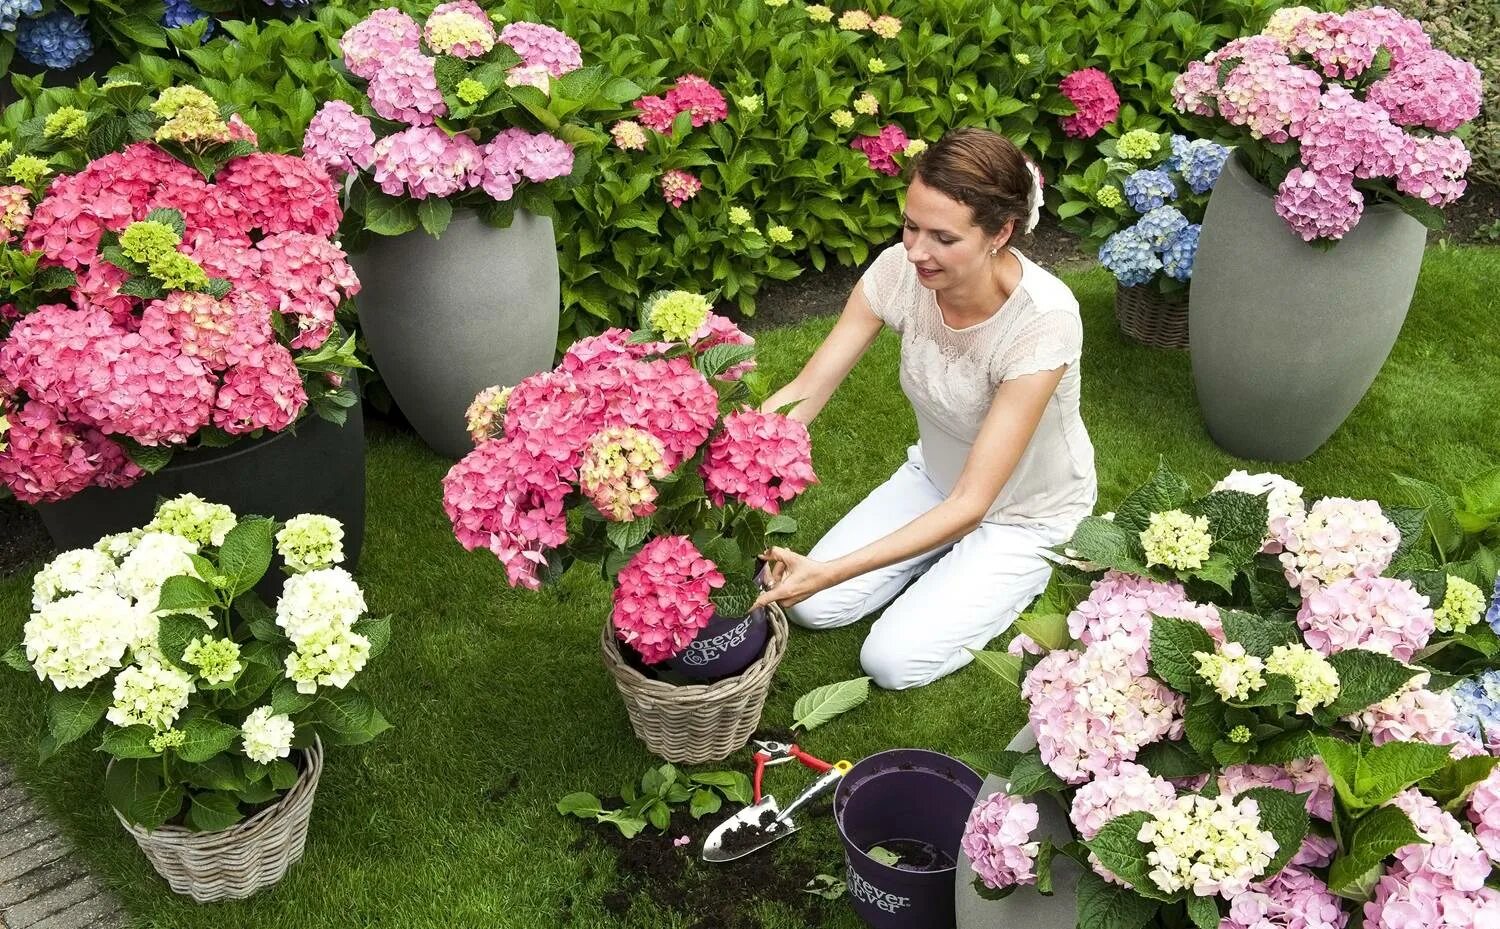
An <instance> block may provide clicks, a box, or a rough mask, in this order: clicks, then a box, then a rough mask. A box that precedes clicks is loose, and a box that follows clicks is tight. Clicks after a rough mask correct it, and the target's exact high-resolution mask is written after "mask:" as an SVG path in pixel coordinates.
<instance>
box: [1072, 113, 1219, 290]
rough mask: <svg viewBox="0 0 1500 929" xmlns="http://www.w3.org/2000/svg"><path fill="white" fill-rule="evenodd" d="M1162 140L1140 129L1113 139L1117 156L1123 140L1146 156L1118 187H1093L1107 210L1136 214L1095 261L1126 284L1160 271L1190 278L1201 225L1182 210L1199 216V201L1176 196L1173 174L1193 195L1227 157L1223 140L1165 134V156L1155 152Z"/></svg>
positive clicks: (1154, 277) (1135, 152)
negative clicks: (1167, 152)
mask: <svg viewBox="0 0 1500 929" xmlns="http://www.w3.org/2000/svg"><path fill="white" fill-rule="evenodd" d="M1162 139H1163V136H1161V135H1159V134H1157V133H1154V132H1149V131H1147V130H1143V129H1136V130H1132V131H1131V132H1128V133H1126V134H1125V135H1124V136H1122V137H1121V139H1120V141H1119V143H1117V144H1116V152H1117V153H1119V154H1121V157H1126V156H1125V154H1124V152H1123V151H1122V150H1121V148H1120V146H1121V145H1122V144H1123V145H1124V149H1125V150H1126V151H1128V152H1129V153H1131V154H1132V155H1136V156H1139V159H1150V160H1149V161H1146V162H1145V163H1144V164H1142V166H1141V167H1138V168H1136V169H1135V170H1134V171H1132V172H1131V173H1130V174H1129V175H1127V176H1126V177H1125V178H1124V181H1123V183H1121V185H1120V186H1119V187H1116V186H1115V185H1114V184H1113V183H1111V184H1106V185H1103V186H1101V187H1100V188H1099V189H1098V190H1097V191H1095V192H1094V198H1095V200H1096V202H1098V203H1099V205H1100V206H1103V207H1105V208H1106V209H1115V208H1117V207H1120V206H1122V205H1124V206H1128V207H1129V208H1130V209H1131V210H1132V211H1134V212H1136V213H1139V214H1141V215H1140V218H1139V219H1137V220H1136V222H1135V223H1134V224H1133V225H1131V226H1127V227H1125V228H1122V229H1120V230H1118V231H1117V232H1115V233H1113V234H1111V235H1110V236H1109V238H1107V239H1106V240H1105V242H1104V244H1103V246H1101V247H1100V249H1099V262H1100V263H1101V264H1102V265H1104V266H1105V267H1106V268H1108V269H1109V270H1110V271H1111V272H1112V273H1113V274H1114V275H1115V278H1116V279H1117V280H1118V281H1119V282H1120V284H1121V285H1123V286H1125V287H1138V286H1141V285H1143V284H1148V283H1150V282H1152V281H1153V280H1157V279H1158V275H1159V274H1164V275H1165V276H1166V277H1168V278H1171V279H1172V280H1175V281H1180V282H1184V283H1185V282H1187V281H1189V280H1191V279H1192V276H1193V262H1194V260H1195V259H1196V258H1197V256H1198V237H1199V234H1200V233H1201V231H1202V226H1201V225H1200V224H1199V223H1196V222H1193V221H1192V220H1191V219H1190V218H1189V215H1188V214H1186V213H1184V212H1183V211H1184V210H1188V211H1189V212H1190V213H1191V215H1192V216H1194V217H1199V218H1201V217H1202V212H1203V205H1202V203H1201V202H1199V201H1196V200H1192V199H1191V198H1190V197H1182V196H1180V194H1181V188H1180V187H1179V186H1178V180H1177V179H1176V178H1174V176H1173V173H1174V172H1176V173H1177V174H1178V175H1179V176H1180V177H1181V183H1182V185H1183V186H1185V187H1186V188H1188V189H1189V190H1191V191H1192V193H1193V194H1195V195H1201V194H1204V193H1206V192H1208V191H1209V190H1212V189H1213V185H1214V184H1215V182H1217V181H1218V179H1219V173H1220V172H1221V171H1222V170H1223V167H1224V162H1225V160H1226V159H1227V158H1228V157H1229V150H1228V149H1227V148H1225V147H1224V146H1222V145H1218V144H1216V143H1214V142H1210V141H1208V140H1206V139H1188V138H1187V137H1185V136H1180V135H1174V136H1171V137H1170V143H1171V145H1170V147H1171V154H1170V155H1169V156H1164V155H1158V154H1156V152H1157V151H1158V149H1160V148H1161V147H1162ZM1127 140H1128V141H1127ZM1156 162H1159V163H1156ZM1122 188H1123V195H1122V193H1121V190H1122Z"/></svg>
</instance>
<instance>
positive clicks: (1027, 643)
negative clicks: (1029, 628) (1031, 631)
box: [1005, 632, 1047, 657]
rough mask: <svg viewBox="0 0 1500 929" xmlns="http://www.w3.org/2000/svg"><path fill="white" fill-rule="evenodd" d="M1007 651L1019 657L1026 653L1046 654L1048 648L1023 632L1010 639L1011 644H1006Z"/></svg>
mask: <svg viewBox="0 0 1500 929" xmlns="http://www.w3.org/2000/svg"><path fill="white" fill-rule="evenodd" d="M1005 653H1006V654H1008V655H1016V656H1018V657H1019V656H1024V655H1045V654H1046V653H1047V649H1045V648H1043V647H1042V644H1041V643H1040V642H1038V641H1037V640H1036V639H1033V638H1032V637H1031V636H1029V635H1027V634H1026V633H1024V632H1023V633H1021V634H1020V635H1017V636H1016V637H1015V638H1013V639H1011V640H1010V644H1009V645H1007V646H1005Z"/></svg>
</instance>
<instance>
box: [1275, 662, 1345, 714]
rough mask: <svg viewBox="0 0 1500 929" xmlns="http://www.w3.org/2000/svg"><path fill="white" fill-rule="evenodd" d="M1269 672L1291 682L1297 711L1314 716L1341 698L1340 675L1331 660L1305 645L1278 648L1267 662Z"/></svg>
mask: <svg viewBox="0 0 1500 929" xmlns="http://www.w3.org/2000/svg"><path fill="white" fill-rule="evenodd" d="M1266 670H1267V671H1269V672H1271V673H1272V674H1282V675H1285V676H1287V677H1289V678H1291V679H1292V683H1293V684H1295V685H1296V687H1297V712H1298V713H1303V714H1307V713H1311V712H1312V711H1313V710H1314V709H1316V708H1317V707H1320V706H1328V705H1329V704H1330V703H1332V702H1333V701H1335V700H1337V699H1338V696H1339V691H1340V690H1341V689H1342V685H1341V684H1340V683H1339V673H1338V672H1337V671H1335V670H1334V669H1333V665H1331V664H1329V663H1328V659H1327V658H1324V657H1323V656H1322V655H1320V654H1318V653H1317V652H1315V651H1313V650H1312V649H1310V648H1308V647H1307V646H1306V645H1278V646H1276V647H1275V648H1273V649H1271V657H1269V658H1267V659H1266Z"/></svg>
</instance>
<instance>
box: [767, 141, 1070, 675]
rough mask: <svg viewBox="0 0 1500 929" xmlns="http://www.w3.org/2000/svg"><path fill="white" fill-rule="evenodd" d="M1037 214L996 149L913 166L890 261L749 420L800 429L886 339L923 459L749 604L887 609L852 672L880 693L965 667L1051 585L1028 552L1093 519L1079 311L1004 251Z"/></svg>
mask: <svg viewBox="0 0 1500 929" xmlns="http://www.w3.org/2000/svg"><path fill="white" fill-rule="evenodd" d="M1040 204H1041V178H1040V176H1039V175H1038V174H1037V173H1036V169H1035V168H1033V167H1032V166H1031V164H1030V162H1029V161H1027V159H1026V157H1025V156H1024V155H1022V154H1021V152H1020V150H1019V149H1018V148H1016V146H1015V145H1013V144H1011V143H1010V142H1009V141H1008V140H1006V139H1005V138H1003V137H1001V136H998V135H996V134H994V133H992V132H988V131H986V130H983V129H960V130H957V131H954V132H951V133H949V134H948V135H946V136H944V137H943V139H942V140H941V141H939V142H937V143H936V144H934V145H933V146H932V147H931V148H929V149H928V150H927V151H926V152H925V153H923V154H922V155H921V156H919V158H918V159H917V160H916V162H915V164H914V165H913V167H912V180H911V183H910V185H909V186H908V188H907V193H906V217H905V231H904V233H903V235H902V240H901V246H900V247H899V248H898V247H896V246H892V247H890V248H888V249H886V250H885V251H884V252H882V253H881V255H880V256H879V257H878V258H876V259H875V262H874V264H872V265H871V266H870V268H869V270H868V271H866V272H865V275H864V277H863V278H862V279H861V280H860V282H859V284H857V285H856V286H855V288H854V291H853V293H851V294H850V296H849V300H848V303H847V304H845V306H844V311H843V314H842V315H841V316H840V317H839V321H838V323H837V325H835V326H834V328H833V331H832V332H830V333H829V335H828V338H827V339H825V340H824V341H823V344H822V345H820V346H819V347H818V350H817V352H816V353H814V354H813V356H812V358H811V359H810V360H809V361H808V362H807V364H806V365H805V366H804V367H803V369H802V371H801V373H799V374H798V375H797V377H796V378H795V379H794V380H793V381H792V382H791V383H789V384H787V385H786V386H785V387H783V388H781V390H779V391H777V392H776V393H775V394H774V395H772V396H771V397H770V398H769V399H768V400H767V401H766V403H765V405H764V407H765V409H770V410H774V409H780V408H783V407H785V406H786V405H788V404H790V403H793V402H796V403H797V405H796V406H795V407H794V408H793V409H792V411H791V416H792V417H794V418H796V419H799V420H801V421H802V422H804V423H806V422H811V421H812V419H813V417H815V416H817V415H818V411H819V410H821V409H822V408H823V406H824V404H826V403H827V402H828V398H829V397H830V396H831V395H832V394H833V392H834V390H835V389H836V388H837V387H838V385H839V384H840V383H841V382H842V381H843V380H844V377H845V376H846V375H847V374H848V373H849V371H850V369H851V368H853V367H854V364H855V362H857V361H858V360H859V358H860V356H861V355H863V354H864V352H865V350H866V349H867V348H869V347H870V344H871V343H872V342H874V341H875V337H876V336H877V335H879V333H880V329H881V327H882V326H890V327H891V328H892V329H894V330H895V331H897V332H898V333H900V334H901V387H902V389H903V391H904V392H905V393H906V396H907V398H908V399H909V400H910V401H911V404H912V407H913V408H914V410H915V411H916V416H917V425H918V430H919V433H920V441H919V443H918V444H917V445H914V446H912V447H911V448H910V449H908V451H907V460H906V463H905V464H904V465H902V466H901V468H900V469H898V470H897V471H896V473H895V474H894V475H892V476H891V478H890V479H889V480H888V481H886V482H885V483H884V484H882V485H881V486H880V487H878V488H876V489H875V491H874V492H872V493H871V494H870V495H869V496H868V497H867V498H866V499H865V500H864V501H863V502H861V503H860V504H859V505H857V506H856V507H855V508H854V509H853V510H851V511H850V512H849V514H848V515H847V516H845V517H844V518H843V519H842V520H840V521H839V523H838V524H837V525H836V526H834V527H833V529H832V530H831V531H829V533H828V534H827V535H826V536H824V537H823V539H822V540H821V541H820V542H819V543H818V544H817V545H816V546H814V547H813V550H812V551H811V552H810V553H809V554H808V555H806V556H802V555H799V554H797V553H795V552H792V551H789V550H787V549H784V548H772V549H770V550H769V551H768V552H767V553H766V556H767V558H768V560H769V561H770V563H771V571H770V580H771V581H772V582H773V583H772V586H771V587H770V588H769V589H767V590H766V591H765V592H764V593H763V594H762V595H761V597H760V600H759V603H758V605H759V604H764V603H769V602H771V601H775V602H777V603H780V604H781V605H782V606H783V607H786V608H788V613H789V616H790V618H791V619H792V621H793V622H796V623H797V624H798V625H801V626H804V627H807V628H810V629H830V628H833V627H836V626H843V625H847V624H849V623H852V622H854V621H856V620H858V619H861V618H863V617H865V616H868V615H870V614H871V613H874V612H875V611H877V610H879V609H880V608H881V607H886V609H885V613H884V614H883V615H882V616H881V617H880V619H879V620H877V621H876V622H875V624H874V626H873V627H872V628H871V629H870V633H869V635H868V636H867V637H866V639H865V643H864V648H863V649H862V651H861V654H860V663H861V664H862V665H863V666H864V669H865V673H866V674H868V675H870V676H871V677H872V678H873V679H874V680H875V682H876V684H878V685H879V686H881V687H886V688H892V689H899V688H905V687H918V686H921V685H923V684H927V683H930V682H931V681H934V680H936V679H938V678H940V677H942V676H943V675H945V674H948V673H950V672H952V671H955V670H957V669H959V668H961V667H963V666H964V665H965V664H968V662H969V661H970V660H971V659H972V656H971V655H970V654H969V652H968V649H970V648H974V649H978V648H982V647H983V646H984V645H985V643H987V642H988V641H989V640H990V639H992V638H993V637H994V636H996V635H998V634H999V633H1000V632H1002V631H1003V630H1005V629H1006V628H1007V627H1008V626H1009V625H1010V624H1011V623H1012V622H1013V621H1014V620H1015V618H1016V617H1017V616H1018V615H1019V614H1020V612H1021V610H1023V609H1024V608H1025V607H1026V606H1027V605H1028V604H1029V603H1030V602H1031V601H1032V599H1034V598H1035V597H1036V596H1037V594H1039V593H1040V592H1041V591H1042V589H1043V588H1044V587H1045V586H1046V584H1047V578H1048V576H1049V566H1048V562H1047V561H1046V559H1045V558H1044V557H1043V555H1042V550H1043V549H1044V548H1047V547H1050V546H1054V545H1058V544H1060V543H1062V542H1064V541H1066V540H1067V539H1068V538H1069V537H1070V536H1071V535H1072V532H1073V529H1074V528H1075V527H1076V526H1077V524H1078V522H1079V521H1080V520H1081V519H1082V518H1083V517H1085V516H1087V515H1088V514H1089V513H1090V512H1092V511H1093V507H1094V502H1095V497H1096V486H1095V477H1094V451H1093V446H1092V445H1091V444H1090V442H1089V437H1088V433H1087V432H1086V431H1085V429H1084V426H1083V420H1082V419H1081V418H1080V417H1079V412H1078V398H1079V375H1078V360H1079V354H1080V352H1081V349H1082V345H1083V326H1082V323H1081V321H1080V319H1079V316H1078V301H1077V300H1076V299H1074V297H1073V294H1072V293H1071V292H1070V291H1069V290H1068V288H1067V285H1065V284H1063V283H1062V282H1061V281H1060V280H1058V279H1057V278H1056V277H1054V276H1053V275H1051V274H1049V273H1048V272H1046V271H1045V270H1043V269H1042V268H1041V267H1039V266H1038V265H1036V264H1035V263H1033V262H1032V261H1031V260H1030V259H1028V258H1026V257H1025V256H1024V255H1022V254H1021V253H1020V252H1018V251H1016V250H1015V248H1013V247H1011V246H1010V241H1011V238H1012V236H1013V235H1014V234H1015V233H1016V232H1017V231H1018V230H1024V232H1027V233H1029V232H1030V231H1031V230H1032V228H1033V227H1034V226H1035V224H1036V218H1037V215H1038V211H1039V208H1040ZM913 579H915V583H911V586H910V587H909V588H907V584H908V583H909V582H912V581H913ZM903 588H907V589H906V590H905V593H902V589H903ZM898 594H899V595H900V596H898Z"/></svg>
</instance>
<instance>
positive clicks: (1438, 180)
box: [1396, 136, 1472, 206]
mask: <svg viewBox="0 0 1500 929" xmlns="http://www.w3.org/2000/svg"><path fill="white" fill-rule="evenodd" d="M1402 156H1403V157H1402V158H1401V159H1400V161H1399V163H1398V164H1397V166H1396V189H1397V190H1399V191H1401V192H1402V193H1404V194H1407V195H1408V196H1412V197H1418V198H1420V199H1422V200H1426V201H1427V202H1428V203H1430V204H1432V205H1433V206H1447V205H1448V204H1450V203H1452V202H1453V201H1455V200H1457V199H1458V198H1459V197H1461V196H1463V192H1464V190H1465V189H1467V187H1468V182H1467V181H1465V180H1464V174H1465V173H1466V172H1467V171H1468V170H1469V164H1470V162H1471V161H1472V156H1471V155H1470V154H1469V150H1468V149H1467V148H1465V147H1464V143H1463V141H1462V140H1460V139H1458V138H1455V137H1452V136H1427V137H1424V138H1414V139H1412V140H1411V142H1410V144H1409V145H1408V146H1407V147H1406V149H1405V150H1404V151H1403V152H1402Z"/></svg>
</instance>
